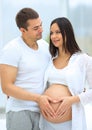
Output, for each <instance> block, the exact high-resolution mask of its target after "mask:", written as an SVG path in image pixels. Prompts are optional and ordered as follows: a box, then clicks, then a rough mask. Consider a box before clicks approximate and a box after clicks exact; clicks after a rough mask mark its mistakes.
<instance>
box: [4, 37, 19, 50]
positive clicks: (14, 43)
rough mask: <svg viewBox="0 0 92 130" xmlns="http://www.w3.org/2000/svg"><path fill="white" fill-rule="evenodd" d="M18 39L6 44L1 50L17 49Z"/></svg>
mask: <svg viewBox="0 0 92 130" xmlns="http://www.w3.org/2000/svg"><path fill="white" fill-rule="evenodd" d="M19 40H20V39H19V37H17V38H15V39H13V40H11V41H9V42H7V44H6V45H5V46H4V47H3V49H5V50H6V49H13V48H14V49H18V48H19Z"/></svg>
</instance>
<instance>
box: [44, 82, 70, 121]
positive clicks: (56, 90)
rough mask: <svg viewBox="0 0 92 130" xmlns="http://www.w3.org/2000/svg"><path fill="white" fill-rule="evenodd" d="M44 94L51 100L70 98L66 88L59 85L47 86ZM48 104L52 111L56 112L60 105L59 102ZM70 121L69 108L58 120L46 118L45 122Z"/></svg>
mask: <svg viewBox="0 0 92 130" xmlns="http://www.w3.org/2000/svg"><path fill="white" fill-rule="evenodd" d="M44 94H45V95H48V96H50V97H51V98H52V99H59V98H60V97H65V96H71V93H70V91H69V89H68V87H67V86H65V85H61V84H53V85H51V86H49V88H48V89H47V90H46V91H45V93H44ZM50 104H51V106H52V107H53V109H54V110H55V111H56V110H57V109H58V107H59V105H60V102H58V103H52V102H50ZM71 119H72V109H71V108H70V109H69V110H68V113H67V114H66V115H64V116H63V117H62V118H60V119H58V118H46V120H48V121H50V122H53V123H60V122H65V121H69V120H71Z"/></svg>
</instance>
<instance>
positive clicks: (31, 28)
mask: <svg viewBox="0 0 92 130" xmlns="http://www.w3.org/2000/svg"><path fill="white" fill-rule="evenodd" d="M27 23H28V27H27V30H25V34H24V35H25V36H26V38H27V39H29V40H32V41H37V40H39V39H41V38H42V32H43V29H42V21H41V19H40V18H37V19H33V20H28V22H27Z"/></svg>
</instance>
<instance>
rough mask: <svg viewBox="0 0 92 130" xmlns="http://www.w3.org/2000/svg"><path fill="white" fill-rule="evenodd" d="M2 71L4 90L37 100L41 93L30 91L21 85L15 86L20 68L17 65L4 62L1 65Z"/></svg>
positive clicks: (16, 96)
mask: <svg viewBox="0 0 92 130" xmlns="http://www.w3.org/2000/svg"><path fill="white" fill-rule="evenodd" d="M0 71H1V86H2V91H3V92H4V93H5V94H6V95H8V96H12V97H15V98H18V99H21V100H32V101H35V102H37V100H38V98H39V96H40V95H39V94H33V93H31V92H28V91H26V90H24V89H22V88H21V87H18V86H15V85H14V82H15V80H16V75H17V71H18V69H17V68H16V67H13V66H10V65H5V64H2V65H0Z"/></svg>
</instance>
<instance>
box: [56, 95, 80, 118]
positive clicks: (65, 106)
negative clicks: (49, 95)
mask: <svg viewBox="0 0 92 130" xmlns="http://www.w3.org/2000/svg"><path fill="white" fill-rule="evenodd" d="M59 101H60V102H61V104H60V105H59V107H58V109H57V111H56V116H57V117H58V118H62V116H64V115H66V114H67V112H68V110H69V109H70V108H71V107H72V104H73V103H77V102H79V101H80V100H79V97H78V96H67V97H62V98H61V99H60V100H59Z"/></svg>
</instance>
